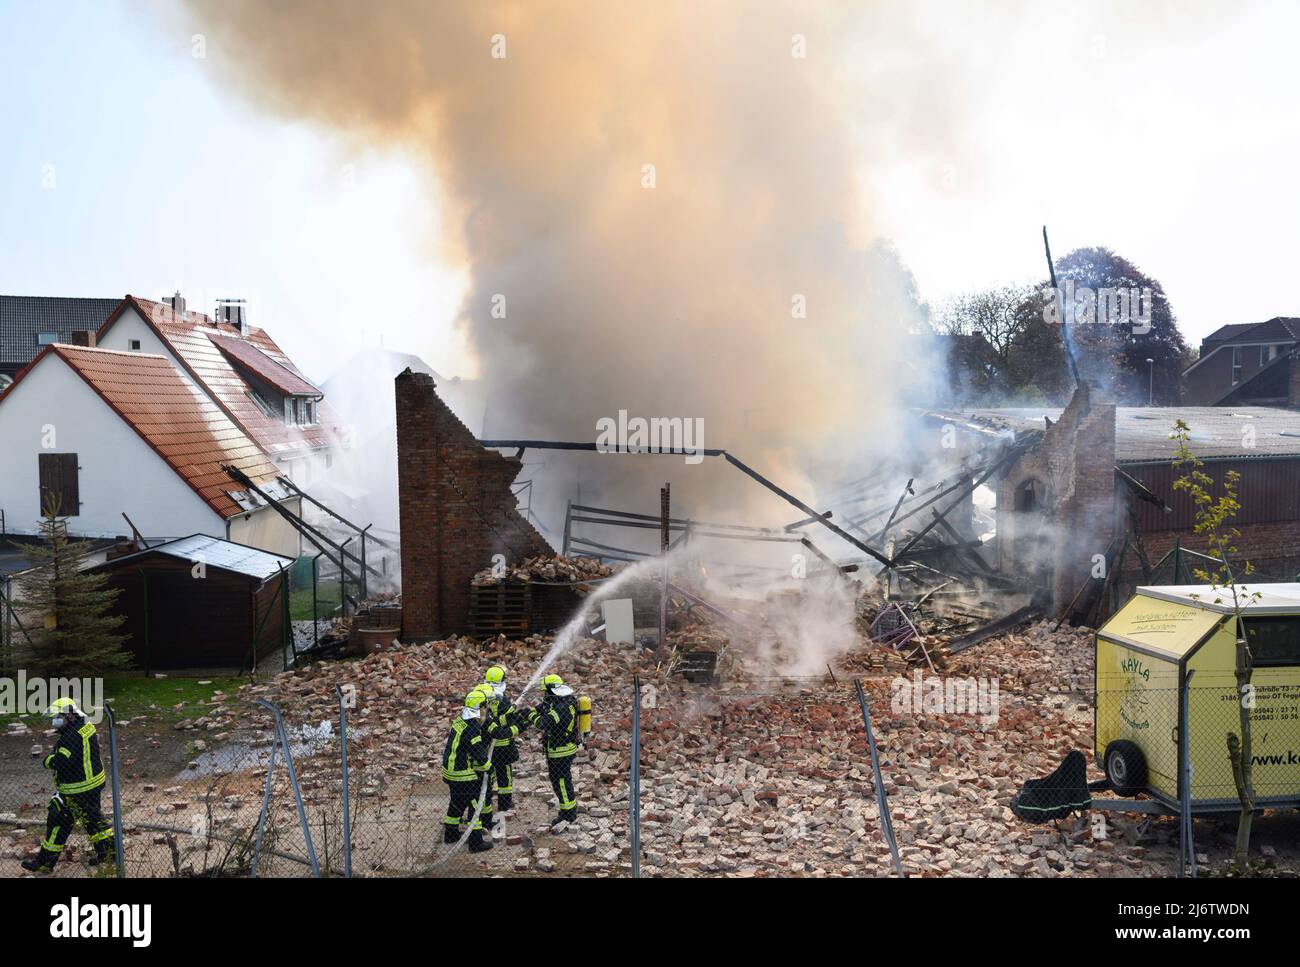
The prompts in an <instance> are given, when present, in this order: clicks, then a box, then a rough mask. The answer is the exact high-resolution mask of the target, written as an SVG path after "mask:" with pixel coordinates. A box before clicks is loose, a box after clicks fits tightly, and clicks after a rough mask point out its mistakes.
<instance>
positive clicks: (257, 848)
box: [248, 726, 280, 879]
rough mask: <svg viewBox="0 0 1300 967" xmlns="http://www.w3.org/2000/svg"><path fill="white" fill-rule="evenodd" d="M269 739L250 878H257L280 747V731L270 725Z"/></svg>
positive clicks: (249, 872)
mask: <svg viewBox="0 0 1300 967" xmlns="http://www.w3.org/2000/svg"><path fill="white" fill-rule="evenodd" d="M272 735H273V736H274V738H272V739H271V761H270V762H268V763H267V766H266V785H265V786H263V787H262V811H261V812H260V813H258V814H257V838H256V840H255V841H254V843H253V863H252V865H251V866H250V867H249V871H248V875H249V877H250V878H252V879H256V878H257V860H258V857H260V856H261V855H262V830H263V829H264V828H265V826H266V812H267V809H269V808H270V805H271V777H272V776H273V775H274V773H275V752H276V749H278V748H279V747H280V733H279V732H278V731H276V730H275V727H274V726H272Z"/></svg>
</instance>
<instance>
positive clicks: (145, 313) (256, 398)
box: [95, 293, 342, 487]
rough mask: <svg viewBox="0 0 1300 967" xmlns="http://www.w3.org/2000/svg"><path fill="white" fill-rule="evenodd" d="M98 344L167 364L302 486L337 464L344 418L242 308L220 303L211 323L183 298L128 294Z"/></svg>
mask: <svg viewBox="0 0 1300 967" xmlns="http://www.w3.org/2000/svg"><path fill="white" fill-rule="evenodd" d="M95 344H96V345H97V346H99V347H101V348H104V349H117V350H121V351H123V352H138V353H152V354H156V355H160V356H163V357H165V358H166V359H168V360H169V361H170V362H171V364H172V365H173V366H174V367H175V368H176V370H177V372H179V373H180V375H181V377H182V378H183V379H184V380H185V381H186V382H187V383H189V384H191V385H193V386H195V387H197V388H198V389H199V390H201V391H202V392H203V393H204V394H205V395H206V396H207V397H208V398H209V399H210V400H211V401H212V402H213V403H214V404H216V406H217V407H218V409H220V410H221V411H222V413H224V414H225V416H226V417H227V418H228V419H229V420H230V422H231V423H233V424H234V425H235V426H236V427H238V428H239V429H240V431H242V432H243V433H244V434H245V435H246V436H247V437H248V438H249V439H251V440H252V441H253V442H254V443H256V444H257V445H258V446H259V447H261V449H262V450H263V452H264V453H265V454H266V455H267V457H269V458H270V460H271V462H272V463H274V464H275V465H276V467H278V468H279V470H280V472H281V473H283V474H284V475H285V476H286V477H288V478H289V479H290V480H291V481H293V482H294V483H296V484H298V485H299V486H303V487H306V486H308V485H310V484H311V483H312V481H313V480H314V479H316V478H317V477H319V476H320V475H321V474H323V473H324V471H326V470H328V469H329V468H330V467H331V466H332V465H333V462H334V458H335V455H336V448H337V447H338V445H339V441H340V439H341V437H342V427H341V426H340V425H339V422H338V419H337V418H336V417H335V415H334V412H333V410H332V409H331V408H330V406H329V404H328V403H326V402H325V399H324V394H323V393H322V392H321V391H320V390H319V389H318V388H317V387H316V386H314V385H313V384H312V383H310V382H309V381H308V380H307V379H306V378H305V377H304V376H303V375H302V373H301V372H300V371H299V370H298V369H297V367H295V366H294V365H293V362H292V361H291V360H290V359H289V357H288V356H286V355H285V354H284V352H283V351H282V350H281V349H280V347H279V346H277V345H276V343H275V341H274V340H272V339H271V337H270V336H269V335H268V334H267V333H266V331H265V330H263V329H258V328H256V327H253V326H251V325H249V323H248V316H247V309H246V307H245V305H244V303H243V302H241V301H231V302H225V303H221V304H219V305H218V307H217V318H216V319H213V318H211V317H209V316H206V315H204V314H203V313H199V312H191V311H187V310H186V308H185V300H184V299H183V298H182V297H181V296H180V294H179V293H177V295H176V296H175V297H173V298H172V299H171V300H169V301H167V302H152V301H149V300H147V299H140V298H137V297H135V296H131V295H128V296H126V298H124V299H123V300H122V301H121V303H120V304H119V305H118V306H117V308H116V309H115V310H113V312H112V313H111V314H110V315H109V317H108V319H107V321H105V322H104V323H103V325H102V326H100V328H99V330H98V332H97V333H96V336H95Z"/></svg>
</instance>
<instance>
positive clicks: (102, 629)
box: [15, 497, 131, 677]
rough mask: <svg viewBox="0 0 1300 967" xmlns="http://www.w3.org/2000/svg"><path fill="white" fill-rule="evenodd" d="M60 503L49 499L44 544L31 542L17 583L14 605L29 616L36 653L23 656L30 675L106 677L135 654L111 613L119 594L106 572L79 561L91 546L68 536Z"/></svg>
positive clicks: (117, 617)
mask: <svg viewBox="0 0 1300 967" xmlns="http://www.w3.org/2000/svg"><path fill="white" fill-rule="evenodd" d="M58 511H59V501H58V498H57V497H51V498H50V499H48V500H47V501H46V504H45V507H44V508H43V514H42V517H41V524H40V528H41V537H42V542H41V543H39V544H32V545H27V546H25V547H24V550H25V551H26V552H27V558H28V562H29V563H30V565H31V570H29V571H27V572H26V573H25V574H24V575H23V576H22V577H21V578H19V580H18V581H17V582H16V583H17V590H18V594H17V601H16V602H15V608H16V609H17V610H18V611H19V613H21V614H24V615H27V616H30V617H31V618H33V619H34V620H32V621H29V622H28V625H27V632H28V635H29V636H30V638H31V653H30V654H26V655H20V662H21V664H22V665H23V666H24V667H25V668H26V669H27V671H28V673H29V674H37V675H46V676H51V677H53V676H76V675H102V674H104V673H106V672H111V671H114V670H118V669H121V668H124V667H126V666H127V665H129V664H130V662H131V655H130V653H129V652H127V651H125V650H124V648H123V645H124V644H125V642H126V638H125V636H123V635H119V634H117V629H118V628H119V627H121V624H122V620H123V619H122V617H121V616H120V615H114V614H113V613H112V607H113V601H114V599H115V598H116V597H117V594H118V592H117V591H116V590H115V589H113V588H109V587H108V586H107V581H108V579H107V578H106V577H105V576H104V575H102V574H88V573H86V572H85V571H83V570H81V568H80V565H81V563H82V562H83V560H84V559H85V557H86V555H87V553H88V552H89V550H90V547H89V544H88V543H87V542H86V541H77V540H73V539H71V538H69V537H68V521H67V518H66V517H60V516H59V513H58Z"/></svg>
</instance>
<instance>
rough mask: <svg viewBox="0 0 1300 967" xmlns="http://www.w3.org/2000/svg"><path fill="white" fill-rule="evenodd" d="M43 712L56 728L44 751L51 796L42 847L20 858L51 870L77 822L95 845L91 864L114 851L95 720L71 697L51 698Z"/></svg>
mask: <svg viewBox="0 0 1300 967" xmlns="http://www.w3.org/2000/svg"><path fill="white" fill-rule="evenodd" d="M46 714H47V715H49V716H50V719H51V722H52V724H53V726H54V728H55V729H56V730H57V731H58V733H59V737H58V739H57V740H56V741H55V743H54V751H52V752H51V753H50V754H49V755H47V756H46V757H45V768H47V769H51V770H53V772H54V786H55V793H54V795H53V796H52V797H51V798H50V808H49V812H48V813H47V816H46V822H45V839H44V840H42V841H41V851H40V853H38V854H37V855H36V857H35V858H34V859H30V860H23V869H25V870H30V871H31V872H33V873H38V872H39V873H48V872H50V871H51V870H53V869H54V864H55V863H57V862H58V860H59V856H60V855H61V854H62V853H63V846H64V844H65V843H67V841H68V835H69V834H70V833H71V832H72V829H73V827H74V826H76V825H77V824H78V823H80V824H81V825H82V826H83V827H84V828H85V830H86V834H87V835H88V836H89V837H90V842H91V844H92V845H93V846H94V847H95V855H94V857H93V858H92V859H91V860H90V865H91V866H98V865H99V864H100V863H102V862H103V861H104V860H106V859H108V858H109V857H110V856H111V855H112V854H113V851H114V847H115V842H114V839H113V827H112V824H110V823H109V822H108V820H106V819H105V818H104V814H103V812H102V811H101V810H100V807H99V799H100V793H101V790H102V789H103V788H104V780H105V773H104V765H103V761H102V760H101V759H100V756H99V738H98V737H97V736H96V735H95V726H93V725H92V724H91V723H89V722H87V721H86V717H85V715H84V714H83V713H82V711H81V710H80V709H79V708H77V705H76V703H75V702H73V700H72V699H70V698H58V699H55V700H54V702H53V703H52V704H51V705H50V707H49V708H48V709H46Z"/></svg>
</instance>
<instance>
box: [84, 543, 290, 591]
mask: <svg viewBox="0 0 1300 967" xmlns="http://www.w3.org/2000/svg"><path fill="white" fill-rule="evenodd" d="M148 554H165V555H167V556H168V557H174V558H176V559H177V560H181V561H186V562H188V563H191V564H197V563H199V562H202V563H203V564H204V565H205V566H207V567H214V568H219V569H220V570H222V571H230V572H231V573H234V574H242V575H244V576H245V577H250V578H256V579H257V580H259V581H265V580H266V579H267V578H270V577H274V576H275V575H277V574H279V573H280V571H281V569H282V568H288V566H289V565H290V564H292V563H293V558H291V557H285V556H284V555H282V554H273V553H272V552H270V551H264V550H261V549H260V548H256V547H248V546H247V545H245V544H236V543H234V542H233V541H226V540H222V539H221V538H219V537H210V536H209V535H207V534H191V535H190V536H189V537H178V538H177V539H176V540H174V541H167V542H166V543H165V544H155V545H154V546H153V547H147V548H144V549H143V550H139V551H136V552H135V553H133V554H123V555H122V556H121V557H115V558H113V559H112V560H109V561H105V562H104V563H103V564H101V565H99V567H100V568H102V569H108V568H113V567H116V566H117V565H119V564H121V563H123V562H124V561H134V560H136V559H138V558H141V557H144V556H145V555H148Z"/></svg>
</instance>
